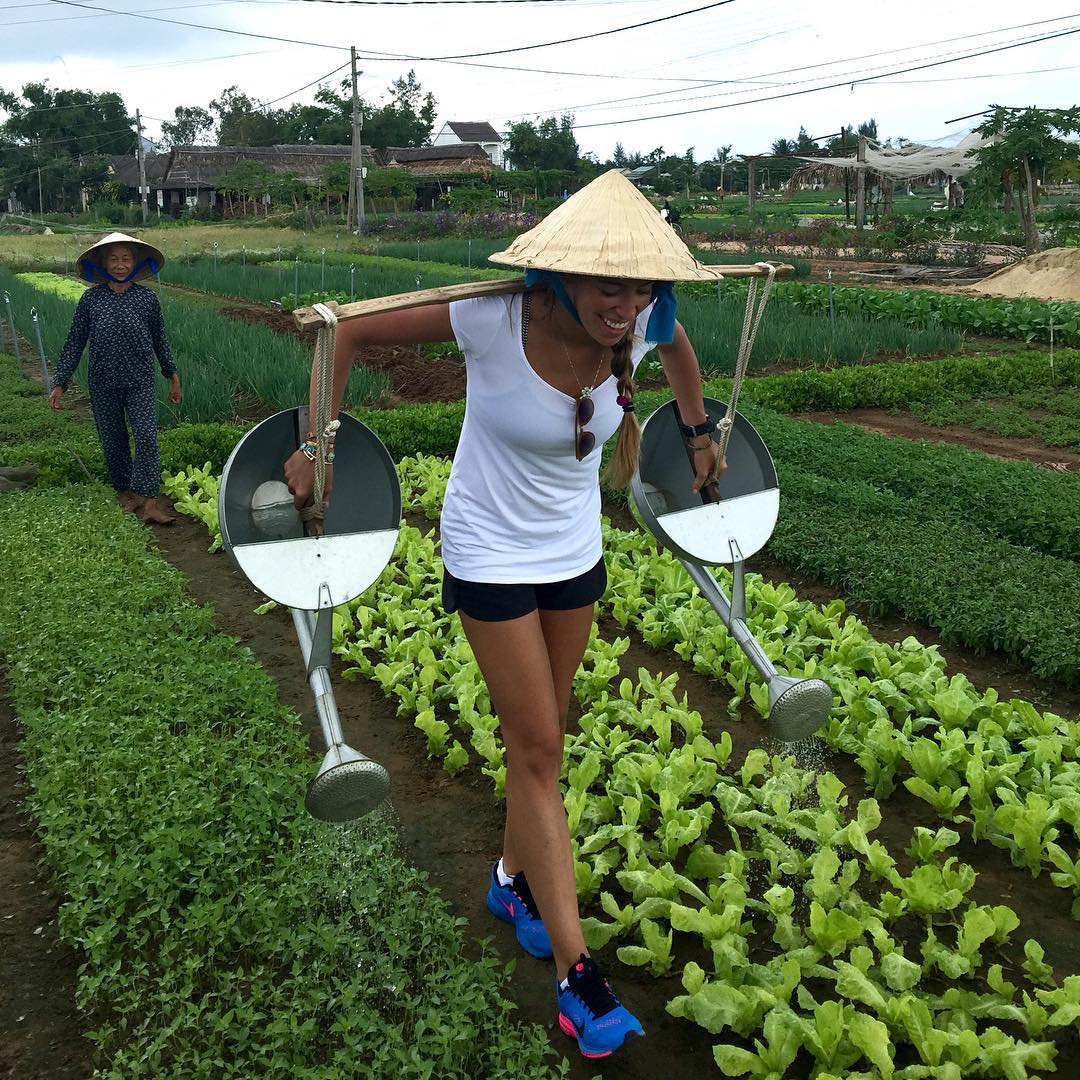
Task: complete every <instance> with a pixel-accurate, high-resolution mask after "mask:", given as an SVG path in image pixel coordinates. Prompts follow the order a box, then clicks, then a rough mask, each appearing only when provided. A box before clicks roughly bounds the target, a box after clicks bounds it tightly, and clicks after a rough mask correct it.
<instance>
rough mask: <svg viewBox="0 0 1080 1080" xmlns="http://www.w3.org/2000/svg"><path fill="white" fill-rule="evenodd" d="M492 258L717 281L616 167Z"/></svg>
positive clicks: (578, 270)
mask: <svg viewBox="0 0 1080 1080" xmlns="http://www.w3.org/2000/svg"><path fill="white" fill-rule="evenodd" d="M489 260H490V261H491V262H493V263H498V264H499V265H500V266H517V267H521V268H522V269H525V270H550V271H553V272H554V273H559V274H583V275H586V276H589V277H602V278H627V279H630V280H634V281H715V280H716V279H717V278H718V277H720V274H719V273H718V272H717V270H716V269H715V268H713V267H711V266H706V265H705V264H704V263H700V262H698V260H697V259H695V258H694V256H693V255H691V254H690V249H689V248H688V247H687V246H686V245H685V244H684V243H683V242H682V241H681V240H680V239H679V237H678V236H677V235H676V233H675V230H674V229H672V228H671V226H670V225H668V224H667V222H665V221H664V219H663V218H662V217H661V216H660V215H659V213H657V210H656V207H655V206H653V204H652V203H651V202H649V200H648V199H647V198H645V196H644V195H642V194H641V192H640V191H638V189H637V188H636V187H634V185H633V184H632V183H630V181H629V180H627V179H626V177H625V176H623V174H622V173H621V172H619V171H618V169H612V170H610V171H609V172H606V173H604V174H603V175H602V176H598V177H597V178H596V179H595V180H593V181H592V183H590V184H587V185H586V186H585V187H583V188H582V189H581V190H580V191H578V192H576V193H575V194H573V195H571V196H570V198H569V199H567V200H566V201H565V202H564V203H563V204H562V205H561V206H559V207H558V208H557V209H555V210H553V211H552V212H551V213H550V214H548V216H547V217H546V218H544V220H543V221H541V222H540V224H539V225H537V226H536V227H535V228H533V229H530V230H529V231H528V232H525V233H522V234H521V235H520V236H519V237H517V239H515V240H514V241H513V242H512V243H511V244H510V246H509V247H508V248H507V249H506V250H505V251H497V252H495V254H493V255H491V256H489Z"/></svg>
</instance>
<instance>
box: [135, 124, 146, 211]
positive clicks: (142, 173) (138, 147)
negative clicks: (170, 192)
mask: <svg viewBox="0 0 1080 1080" xmlns="http://www.w3.org/2000/svg"><path fill="white" fill-rule="evenodd" d="M135 127H136V130H137V131H138V136H137V138H136V141H135V152H136V153H137V154H138V156H139V200H140V201H141V202H142V223H143V225H145V224H146V158H145V157H144V156H143V148H142V115H141V114H140V112H139V110H138V109H136V110H135Z"/></svg>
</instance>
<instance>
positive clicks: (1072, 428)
mask: <svg viewBox="0 0 1080 1080" xmlns="http://www.w3.org/2000/svg"><path fill="white" fill-rule="evenodd" d="M914 412H915V415H916V416H918V417H919V418H920V419H922V420H925V421H926V422H927V423H928V424H932V425H933V426H934V427H966V428H971V430H973V431H986V432H989V433H990V434H991V435H1002V436H1004V437H1006V438H1012V439H1038V440H1039V441H1041V442H1043V443H1045V444H1046V445H1047V446H1061V447H1065V448H1067V449H1070V450H1073V451H1078V450H1080V391H1077V390H1075V389H1071V388H1067V389H1057V388H1049V389H1038V390H1027V391H1023V392H1021V393H1019V394H1017V395H1015V396H1014V398H1013V400H1012V401H1008V402H1005V401H985V400H981V399H968V400H963V399H961V400H953V401H938V402H935V403H934V404H931V405H926V406H924V407H922V408H920V409H915V410H914Z"/></svg>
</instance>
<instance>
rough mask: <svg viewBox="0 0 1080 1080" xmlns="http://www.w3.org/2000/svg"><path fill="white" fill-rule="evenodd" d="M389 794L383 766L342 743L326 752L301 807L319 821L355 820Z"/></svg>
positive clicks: (384, 799) (388, 779) (379, 803)
mask: <svg viewBox="0 0 1080 1080" xmlns="http://www.w3.org/2000/svg"><path fill="white" fill-rule="evenodd" d="M389 794H390V774H389V773H388V772H387V771H386V769H384V768H383V767H382V766H381V765H380V764H379V763H378V762H377V761H372V760H371V759H370V758H366V757H364V755H363V754H358V753H357V752H356V751H355V750H353V749H352V748H351V747H349V746H346V745H345V744H344V743H341V744H338V745H337V746H332V747H331V748H330V749H329V750H328V751H327V753H326V757H324V758H323V763H322V765H321V766H320V768H319V772H318V774H317V775H316V776H315V779H314V780H312V781H311V783H310V784H308V789H307V796H306V797H305V799H304V806H305V807H306V808H307V812H308V813H309V814H310V815H311V816H312V817H314V818H318V819H319V820H320V821H330V822H334V823H340V822H344V821H355V820H356V819H357V818H362V817H364V815H365V814H369V813H371V811H372V810H374V809H375V808H376V807H378V806H380V805H381V804H382V803H383V802H385V801H386V797H387V796H388V795H389Z"/></svg>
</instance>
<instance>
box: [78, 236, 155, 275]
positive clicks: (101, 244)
mask: <svg viewBox="0 0 1080 1080" xmlns="http://www.w3.org/2000/svg"><path fill="white" fill-rule="evenodd" d="M110 244H130V245H131V247H133V248H134V249H135V262H136V264H138V263H141V262H142V261H143V259H145V258H147V257H149V258H151V259H153V260H154V261H155V262H156V263H157V269H158V270H160V269H161V267H162V266H163V265H164V263H165V256H164V255H162V253H161V251H160V250H159V249H158V248H156V247H154V246H153V245H152V244H148V243H146V241H145V240H136V239H135V237H134V236H128V234H127V233H122V232H114V233H109V235H108V236H103V237H102V238H101V239H100V240H99V241H98V242H97V243H96V244H94V245H92V246H91V247H88V248H87V249H86V250H85V251H84V252H83V253H82V254H81V255H80V256H79V258H78V263H77V265H78V267H79V273H80V274H81V275H82V277H83V278H84V279H85V280H86V281H96V280H98V278H97V275H95V274H94V272H93V270H91V269H89V268H88V267H85V266H84V265H83V264H84V263H90V264H92V265H93V266H99V267H100V266H104V263H103V261H102V260H103V259H104V258H105V249H106V248H108V246H109V245H110ZM154 273H155V271H154V270H151V269H150V267H149V266H144V267H143V268H142V270H140V271H139V272H138V273H137V274H136V275H135V277H134V278H133V279H132V280H133V281H141V280H142V279H143V278H148V277H153V276H154Z"/></svg>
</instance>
